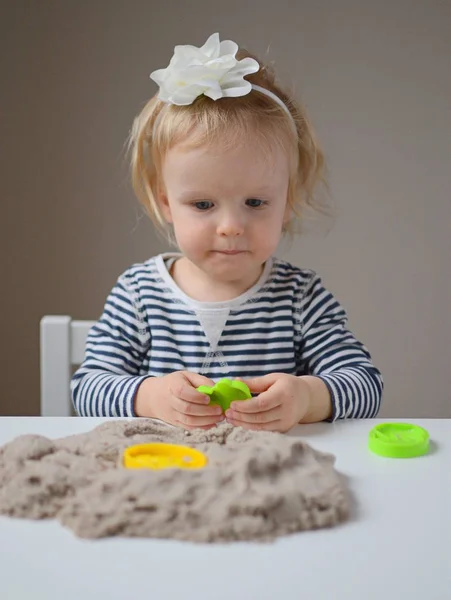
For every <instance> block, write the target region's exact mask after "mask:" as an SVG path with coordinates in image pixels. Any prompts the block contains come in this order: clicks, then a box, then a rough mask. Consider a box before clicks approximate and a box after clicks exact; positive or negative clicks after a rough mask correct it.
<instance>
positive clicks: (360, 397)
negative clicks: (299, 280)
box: [299, 274, 383, 420]
mask: <svg viewBox="0 0 451 600" xmlns="http://www.w3.org/2000/svg"><path fill="white" fill-rule="evenodd" d="M299 314H300V330H301V360H302V370H303V371H304V373H305V374H306V375H313V376H316V377H319V378H320V379H321V380H322V381H323V382H324V383H325V385H326V386H327V388H328V390H329V393H330V398H331V402H332V416H331V417H330V418H331V420H335V419H344V418H363V417H374V416H376V415H377V413H378V411H379V408H380V404H381V398H382V390H383V380H382V375H381V373H380V371H379V370H378V369H377V368H376V367H375V366H374V365H373V363H372V361H371V356H370V354H369V352H368V350H367V349H366V347H365V346H364V345H363V344H362V343H361V342H359V341H358V340H357V339H356V338H355V337H354V336H353V334H352V333H351V332H350V331H349V329H348V328H347V315H346V313H345V311H344V309H343V308H342V307H341V306H340V305H339V303H338V302H337V301H336V300H335V298H334V297H333V296H332V294H331V293H330V292H328V291H327V290H326V289H325V288H324V287H323V285H322V283H321V279H320V278H319V277H318V276H317V275H316V274H314V275H313V276H312V279H311V281H310V283H309V284H308V285H307V288H306V290H305V293H304V295H303V298H302V302H301V306H300V311H299Z"/></svg>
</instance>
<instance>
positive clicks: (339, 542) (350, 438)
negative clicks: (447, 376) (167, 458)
mask: <svg viewBox="0 0 451 600" xmlns="http://www.w3.org/2000/svg"><path fill="white" fill-rule="evenodd" d="M105 420H106V419H90V418H58V417H55V418H43V417H30V418H28V417H22V418H20V417H18V418H16V417H3V418H0V445H3V444H4V443H6V442H8V441H10V440H11V439H13V438H14V437H16V436H17V435H20V434H24V433H38V434H41V435H45V436H47V437H50V438H54V437H62V436H66V435H69V434H74V433H81V432H84V431H87V430H89V429H91V428H92V427H94V426H95V425H97V424H99V423H100V422H102V421H105ZM378 422H380V421H378V420H371V421H345V422H338V423H335V424H323V423H321V424H315V425H307V426H302V427H297V428H296V429H295V430H293V432H292V433H290V435H299V436H302V437H303V438H304V439H306V440H307V441H308V442H309V443H310V444H311V445H312V446H314V447H315V448H317V449H319V450H324V451H328V452H332V453H334V454H335V455H336V457H337V463H336V466H337V469H338V470H339V471H340V472H341V473H343V474H344V475H345V476H346V477H347V479H348V485H349V487H350V489H351V491H352V493H353V495H354V497H355V507H354V509H353V514H352V517H351V520H350V521H348V522H347V523H345V524H343V525H341V526H339V527H336V528H334V529H328V530H318V531H313V532H305V533H299V534H296V535H293V536H290V537H285V538H280V539H279V540H277V541H276V542H275V543H271V544H254V543H234V544H229V545H197V544H190V543H187V542H177V541H169V540H168V541H166V540H152V539H124V538H113V539H103V540H95V541H91V540H81V539H78V538H76V537H75V536H74V534H73V533H72V532H71V531H69V530H68V529H65V528H64V527H63V526H61V525H60V524H59V523H58V522H56V521H38V522H35V521H25V520H17V519H10V518H6V517H0V597H1V598H2V599H3V598H4V599H5V600H18V599H20V600H22V599H25V598H30V599H31V598H32V599H33V600H53V599H58V600H60V599H61V598H66V599H67V600H72V599H73V600H80V599H83V600H90V599H94V598H95V599H96V600H99V599H100V598H101V599H103V598H105V599H107V600H128V599H129V598H130V599H135V598H146V599H152V600H165V599H167V598H168V599H172V598H180V599H181V600H187V599H190V600H191V599H196V600H204V599H208V600H213V599H214V600H232V599H238V600H240V599H242V598H243V599H244V598H246V599H249V600H253V599H258V600H266V599H268V600H269V599H271V600H273V599H274V598H280V599H281V600H288V599H292V598H293V599H296V600H300V599H301V598H302V599H304V598H305V599H308V600H316V599H321V600H335V599H337V600H354V599H356V600H357V599H358V600H373V599H374V600H375V599H376V598H377V599H378V600H381V599H382V598H383V599H384V600H392V599H393V600H394V599H396V600H416V599H423V598H424V599H427V600H449V599H450V598H451V420H427V419H423V420H409V422H412V423H416V424H418V425H422V426H423V427H425V428H426V429H427V430H428V431H429V433H430V435H431V439H432V445H431V452H430V454H429V455H428V456H425V457H421V458H415V459H404V460H393V459H384V458H380V457H378V456H376V455H373V454H371V453H370V452H369V451H368V450H367V448H366V442H367V436H368V432H369V430H370V428H371V427H372V426H373V425H375V424H376V423H378Z"/></svg>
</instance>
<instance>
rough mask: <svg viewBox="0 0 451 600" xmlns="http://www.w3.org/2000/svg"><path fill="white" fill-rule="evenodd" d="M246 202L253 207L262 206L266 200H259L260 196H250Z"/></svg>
mask: <svg viewBox="0 0 451 600" xmlns="http://www.w3.org/2000/svg"><path fill="white" fill-rule="evenodd" d="M246 203H247V205H248V206H250V207H251V208H261V207H262V206H263V205H264V204H266V202H265V201H264V200H259V199H258V198H248V199H247V200H246Z"/></svg>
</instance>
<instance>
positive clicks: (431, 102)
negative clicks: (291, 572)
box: [0, 0, 451, 417]
mask: <svg viewBox="0 0 451 600" xmlns="http://www.w3.org/2000/svg"><path fill="white" fill-rule="evenodd" d="M450 5H451V3H450V2H447V1H443V2H440V1H437V0H424V1H423V2H420V1H418V0H412V1H409V0H382V1H378V2H377V1H375V0H374V1H372V2H366V1H358V0H355V1H353V2H351V1H339V0H337V1H336V2H335V1H333V0H329V1H321V0H310V1H308V2H304V1H298V2H295V1H294V0H293V1H291V2H289V1H285V0H278V1H277V2H274V1H269V0H261V1H259V2H244V1H243V0H239V1H236V0H227V2H216V1H212V0H191V1H190V2H181V1H180V0H178V1H173V2H171V1H166V2H157V1H154V0H147V1H142V2H138V1H133V0H123V1H114V0H109V1H107V0H105V1H100V0H90V1H82V0H76V1H75V0H59V1H50V0H40V1H39V2H37V1H33V0H29V1H27V2H24V1H21V0H3V2H2V4H1V13H0V48H1V52H0V57H1V58H0V60H1V66H0V90H1V106H0V110H1V131H0V134H1V135H0V140H1V142H0V152H1V162H0V164H1V172H0V177H1V179H0V182H1V268H2V272H1V279H0V281H1V285H2V293H1V300H0V302H1V311H0V314H1V319H2V324H1V326H2V343H1V362H0V365H1V371H0V372H1V381H2V386H1V388H2V391H1V395H0V414H4V415H5V414H6V415H25V414H37V413H38V409H39V370H38V366H39V356H38V342H39V338H38V331H39V320H40V318H41V316H42V315H44V314H70V315H72V316H73V317H74V318H78V319H93V318H97V317H98V316H99V313H100V311H101V309H102V306H103V302H104V300H105V297H106V294H107V293H108V291H109V289H110V287H111V286H112V285H113V283H114V281H115V279H116V277H117V276H118V274H119V273H120V272H121V271H122V270H123V269H125V268H126V267H127V266H128V265H129V264H131V263H132V262H135V261H141V260H144V259H146V258H147V257H149V256H150V255H152V254H154V253H157V252H159V251H162V250H164V249H166V247H165V246H164V244H162V243H161V242H160V241H159V240H158V238H157V237H156V236H155V234H154V233H153V231H152V229H151V226H150V224H149V223H148V222H147V220H146V219H145V218H144V217H141V211H140V209H139V207H138V205H137V202H135V200H134V198H133V195H132V192H131V189H130V185H129V182H128V175H127V169H126V166H125V165H124V152H123V144H124V141H125V139H126V137H127V133H128V130H129V127H130V126H131V123H132V119H133V117H134V115H135V113H137V112H138V111H139V110H140V108H141V106H142V105H143V104H144V102H145V101H146V100H147V98H148V97H149V96H150V95H151V94H153V93H154V91H155V88H154V86H153V83H152V82H151V81H150V80H149V79H148V74H149V73H150V71H152V70H154V69H156V68H160V67H164V66H166V64H167V62H168V60H169V58H170V56H171V52H172V49H173V46H174V45H175V44H178V43H182V44H183V43H193V44H196V45H200V44H202V43H203V42H204V41H205V40H206V38H207V37H208V35H209V34H210V33H212V32H214V31H219V32H220V34H221V37H222V38H223V39H227V38H231V39H233V40H235V41H237V42H238V43H241V44H243V45H246V46H247V47H249V48H250V49H252V50H253V51H255V52H257V53H259V54H260V55H263V56H265V53H266V51H267V50H268V48H269V54H268V56H269V58H270V59H272V60H275V61H276V65H278V66H279V74H280V77H281V78H282V79H283V80H284V81H285V82H287V83H288V84H293V85H294V86H295V88H296V89H297V91H298V93H299V95H300V97H301V98H302V99H303V101H304V102H305V103H306V104H307V106H308V108H309V110H310V114H311V117H312V119H313V121H314V123H315V125H316V128H317V131H318V134H319V137H320V139H321V140H322V143H323V146H324V149H325V152H326V156H327V159H328V162H329V168H330V182H331V190H332V201H333V203H334V205H335V206H336V213H337V216H336V218H335V221H334V223H333V224H332V225H333V226H332V228H331V229H330V225H331V223H330V222H328V221H324V220H320V221H318V222H312V223H309V224H308V230H309V233H308V234H306V235H305V236H304V237H303V238H298V239H296V240H295V241H294V243H293V244H292V245H291V247H290V248H289V249H288V250H287V249H286V248H285V251H284V252H283V254H284V256H285V257H286V258H288V259H290V260H293V261H294V262H296V263H297V264H299V265H301V266H306V267H311V268H315V269H317V270H318V271H319V272H320V274H321V275H322V276H323V279H324V282H325V284H326V285H327V286H328V287H329V288H330V289H331V290H332V291H333V292H334V293H335V294H336V296H337V297H338V299H339V300H340V301H341V302H342V303H343V304H344V305H345V307H346V308H347V310H348V313H349V317H350V324H351V328H352V329H353V330H354V331H355V333H356V334H357V335H358V336H359V337H360V338H361V339H362V340H363V341H364V342H365V343H366V344H367V345H368V346H369V348H370V350H371V352H372V354H373V357H374V360H375V362H376V364H377V365H378V366H379V367H380V368H381V369H382V371H383V373H384V375H385V380H386V393H385V400H384V407H383V412H382V413H381V414H382V416H384V417H389V416H391V417H396V416H401V417H445V416H447V417H451V392H450V384H449V375H450V373H451V318H450V308H451V291H450V280H451V272H450V271H451V267H450V259H451V245H450V244H451V242H450V240H451V200H450V193H449V190H450V177H449V171H450V165H449V158H450V144H449V140H450V121H451V115H450V108H449V107H450V102H449V100H450V95H449V94H450V85H449V73H450V72H451V64H450V58H449V57H450V44H449V41H448V40H449V37H450V35H449V34H450V24H451V14H450ZM329 229H330V232H329V233H327V232H328V230H329ZM282 250H284V249H282Z"/></svg>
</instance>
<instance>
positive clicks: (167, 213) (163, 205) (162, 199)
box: [157, 190, 172, 223]
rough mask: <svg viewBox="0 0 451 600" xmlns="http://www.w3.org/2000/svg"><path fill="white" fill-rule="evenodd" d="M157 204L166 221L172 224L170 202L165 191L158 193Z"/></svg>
mask: <svg viewBox="0 0 451 600" xmlns="http://www.w3.org/2000/svg"><path fill="white" fill-rule="evenodd" d="M157 202H158V206H159V207H160V210H161V212H162V213H163V216H164V218H165V219H166V221H167V222H168V223H172V213H171V207H170V206H169V200H168V197H167V195H166V192H165V191H164V190H160V191H159V192H158V197H157Z"/></svg>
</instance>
